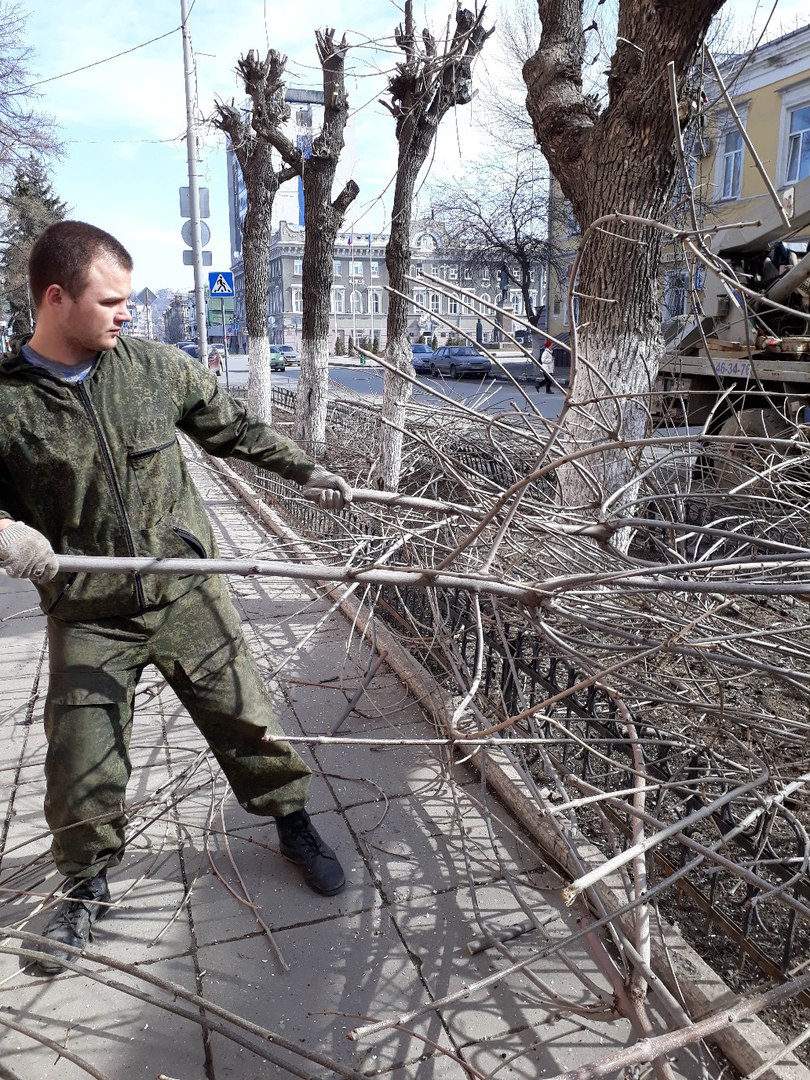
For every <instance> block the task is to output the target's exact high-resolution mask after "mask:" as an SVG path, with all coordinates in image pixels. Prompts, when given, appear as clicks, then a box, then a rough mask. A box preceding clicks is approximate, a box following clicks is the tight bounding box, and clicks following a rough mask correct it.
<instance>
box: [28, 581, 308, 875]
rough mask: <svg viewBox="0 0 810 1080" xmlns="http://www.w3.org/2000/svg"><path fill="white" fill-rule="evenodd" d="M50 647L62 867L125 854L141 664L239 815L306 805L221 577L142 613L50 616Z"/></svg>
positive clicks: (51, 763)
mask: <svg viewBox="0 0 810 1080" xmlns="http://www.w3.org/2000/svg"><path fill="white" fill-rule="evenodd" d="M48 642H49V654H50V682H49V685H48V695H47V700H46V703H45V734H46V737H47V740H48V751H47V756H46V760H45V779H46V795H45V817H46V819H47V822H48V826H49V828H50V829H51V832H52V833H53V844H52V852H53V857H54V861H55V862H56V865H57V867H58V869H59V870H60V872H61V873H63V874H65V875H66V876H74V877H91V876H93V875H94V874H97V873H98V872H99V871H100V870H102V869H104V868H105V867H107V866H113V865H115V864H116V863H118V862H120V861H121V858H122V856H123V852H124V829H125V826H126V814H125V810H124V807H125V802H126V787H127V781H128V780H129V777H130V773H131V771H132V763H131V761H130V756H129V746H130V735H131V733H132V717H133V699H134V696H135V689H136V686H137V683H138V680H139V678H140V676H141V674H142V673H143V670H144V668H145V667H146V666H147V664H154V665H155V666H156V667H157V668H158V670H159V671H160V672H161V674H162V675H163V676H164V677H165V679H166V681H167V682H168V683H169V685H170V686H171V687H172V689H173V690H174V692H175V693H176V694H177V697H178V698H179V699H180V701H181V703H182V704H183V706H184V707H185V708H186V709H187V710H188V713H189V715H190V716H191V718H192V720H193V721H194V723H195V724H196V726H197V728H198V729H199V731H200V732H201V733H202V735H203V736H204V738H205V740H206V742H207V743H208V745H209V746H210V748H211V750H212V751H213V754H214V756H215V758H216V760H217V761H218V763H219V765H220V767H221V768H222V771H223V772H224V774H225V776H226V777H227V779H228V782H229V783H230V785H231V788H232V789H233V792H234V794H235V795H236V798H237V799H238V801H239V803H240V804H241V805H242V806H243V807H244V808H245V809H246V810H248V811H251V812H252V813H255V814H260V815H264V816H276V817H278V816H282V815H284V814H288V813H292V812H293V811H294V810H300V809H301V808H302V807H303V806H304V804H305V802H306V799H307V794H308V791H309V781H310V775H311V774H310V770H309V768H308V767H307V765H306V763H305V762H304V761H303V760H302V759H301V758H300V757H299V756H298V754H296V753H295V751H294V750H293V749H292V747H291V746H290V744H289V743H287V742H286V741H284V739H283V733H282V732H281V729H280V728H279V727H278V724H277V723H276V721H275V718H274V716H273V710H272V705H271V702H270V697H269V694H268V691H267V688H266V686H265V684H264V681H263V679H262V676H261V674H260V672H259V671H258V669H257V667H256V664H255V661H254V660H253V657H252V656H251V654H250V651H249V649H248V647H247V644H246V642H245V640H244V637H243V636H242V629H241V625H240V620H239V616H238V614H237V612H236V610H235V608H234V606H233V604H232V603H231V601H230V599H229V597H228V595H227V593H226V590H225V587H224V584H223V583H222V581H221V579H220V578H208V579H206V580H205V581H204V582H203V584H201V585H200V586H198V587H197V588H195V589H192V591H191V592H189V593H187V594H186V595H185V596H182V597H180V599H178V600H175V601H174V602H172V603H171V604H168V605H166V606H165V607H162V608H160V609H156V610H153V611H147V612H144V613H143V614H140V615H132V616H127V617H124V618H116V619H99V620H97V621H95V622H71V623H68V622H62V621H60V620H59V619H54V618H49V619H48ZM267 736H270V738H269V739H268V738H267ZM278 736H282V737H281V738H278Z"/></svg>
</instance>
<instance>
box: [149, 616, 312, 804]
mask: <svg viewBox="0 0 810 1080" xmlns="http://www.w3.org/2000/svg"><path fill="white" fill-rule="evenodd" d="M164 674H165V675H166V677H167V679H168V681H169V683H170V685H171V687H172V689H173V690H174V692H175V693H176V694H177V696H178V698H179V699H180V701H181V702H182V703H183V705H184V706H185V708H186V709H187V710H188V712H189V715H190V716H191V719H192V720H193V721H194V723H195V724H196V725H197V727H198V728H199V730H200V732H201V733H202V735H203V736H204V738H205V740H206V742H207V743H208V745H209V746H210V747H211V749H212V751H213V752H214V756H215V757H216V759H217V761H218V762H219V765H220V767H221V769H222V771H223V772H224V773H225V776H226V777H227V779H228V782H229V784H230V785H231V787H232V788H233V792H234V794H235V795H236V798H237V799H238V801H239V803H240V804H241V805H242V806H243V807H244V808H245V809H246V810H249V811H250V812H251V813H254V814H262V815H272V816H274V817H279V816H281V815H283V814H288V813H292V811H293V810H299V809H300V808H301V807H302V806H303V805H304V803H305V802H306V800H307V795H308V793H309V781H310V775H311V773H310V770H309V767H308V766H307V764H306V762H305V761H304V760H303V759H302V758H301V757H300V756H299V755H298V754H297V753H296V752H295V751H294V750H293V748H292V747H291V746H290V744H289V743H288V742H287V741H286V740H285V739H284V738H283V734H284V733H283V732H282V731H281V728H280V727H279V726H278V724H277V723H276V720H275V717H274V715H273V706H272V702H271V700H270V694H269V693H268V691H267V687H266V686H265V684H264V681H263V680H262V676H261V673H260V672H259V670H258V668H257V667H256V663H255V661H254V659H253V657H252V655H251V653H250V651H249V649H248V647H247V645H246V643H245V641H244V638H243V637H242V635H241V632H239V633H237V634H235V635H234V636H231V637H228V638H226V639H225V641H224V642H221V643H220V644H219V646H218V647H217V648H216V649H215V650H214V651H212V652H210V653H209V654H207V655H205V656H203V657H197V658H196V659H194V660H189V659H188V658H187V657H183V658H181V659H179V660H177V661H175V664H174V670H173V672H172V673H171V674H169V672H167V671H164Z"/></svg>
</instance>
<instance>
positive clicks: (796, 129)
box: [785, 105, 810, 184]
mask: <svg viewBox="0 0 810 1080" xmlns="http://www.w3.org/2000/svg"><path fill="white" fill-rule="evenodd" d="M806 176H810V105H805V106H804V107H803V108H801V109H794V110H793V111H792V112H791V113H790V126H789V128H788V163H787V174H786V176H785V180H786V182H787V183H788V184H793V183H796V181H798V180H804V178H805V177H806Z"/></svg>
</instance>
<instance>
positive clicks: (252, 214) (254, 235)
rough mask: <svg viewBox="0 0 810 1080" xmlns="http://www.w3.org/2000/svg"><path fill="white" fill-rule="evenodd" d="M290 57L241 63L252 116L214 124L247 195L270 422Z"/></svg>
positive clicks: (249, 301) (255, 376)
mask: <svg viewBox="0 0 810 1080" xmlns="http://www.w3.org/2000/svg"><path fill="white" fill-rule="evenodd" d="M286 62H287V60H286V57H284V56H281V55H280V54H279V53H277V52H275V51H274V50H273V49H271V50H270V51H269V52H268V53H267V56H266V57H265V59H264V61H259V59H258V58H257V56H256V54H255V53H254V52H253V50H252V49H251V50H250V51H249V52H248V53H247V54H246V55H245V56H241V57H240V58H239V61H238V62H237V65H236V67H237V72H238V73H239V75H240V76H241V78H242V80H243V82H244V84H245V91H246V92H247V94H248V96H249V97H250V101H251V111H250V114H249V115H248V114H245V113H243V112H242V111H241V110H239V109H237V108H236V107H235V106H234V104H233V102H231V103H230V104H224V103H222V102H220V103H218V104H217V107H216V112H215V114H214V116H213V117H212V119H211V123H212V124H213V125H214V126H215V127H217V128H219V130H220V131H224V132H225V134H226V135H227V136H228V138H229V139H230V143H231V148H232V149H233V152H234V155H235V156H236V160H237V161H238V162H239V167H240V169H241V170H242V178H243V180H244V182H245V189H246V191H247V210H246V213H245V220H244V222H243V224H242V263H243V266H244V272H245V322H246V324H247V332H248V405H249V407H250V408H251V409H252V410H253V411H254V412H255V413H257V414H258V415H259V416H260V417H261V418H262V419H263V420H266V421H268V422H269V421H270V419H271V418H272V413H273V404H272V397H271V385H270V339H269V336H268V330H267V315H268V296H267V293H268V282H269V274H270V232H271V227H272V217H273V202H274V200H275V197H276V192H277V191H278V189H279V187H280V185H281V184H283V183H284V182H286V181H287V180H291V179H292V178H293V176H295V170H294V169H291V168H290V167H289V166H285V167H284V168H282V169H279V170H278V171H276V169H275V167H274V165H273V158H272V154H273V144H272V142H271V141H270V139H269V138H268V136H267V130H268V128H272V127H278V126H279V125H280V124H282V123H283V122H284V121H285V120H286V119H287V118H288V116H289V106H288V105H287V104H286V102H285V101H284V83H283V82H282V78H283V75H284V68H285V65H286Z"/></svg>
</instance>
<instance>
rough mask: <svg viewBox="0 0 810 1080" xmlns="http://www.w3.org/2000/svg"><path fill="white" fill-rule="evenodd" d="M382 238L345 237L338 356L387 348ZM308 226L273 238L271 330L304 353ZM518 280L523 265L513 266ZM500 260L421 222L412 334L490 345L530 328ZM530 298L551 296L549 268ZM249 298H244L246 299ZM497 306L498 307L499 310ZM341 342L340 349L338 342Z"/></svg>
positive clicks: (339, 247)
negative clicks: (352, 348) (460, 245)
mask: <svg viewBox="0 0 810 1080" xmlns="http://www.w3.org/2000/svg"><path fill="white" fill-rule="evenodd" d="M387 240H388V237H387V235H385V234H379V233H367V232H365V233H361V232H355V231H346V232H341V233H339V234H338V236H337V239H336V242H335V246H334V251H333V256H332V270H333V283H332V291H331V297H330V333H329V349H330V352H332V353H334V352H335V351H340V349H341V348H342V349H343V350H344V351H348V348H349V345H350V343H354V344H360V345H361V346H363V347H366V348H371V347H373V346H375V344H376V348H378V349H379V350H382V349H384V348H385V344H386V320H387V315H388V290H387V286H388V271H387V268H386V265H385V245H386V243H387ZM303 260H304V229H303V226H301V225H298V224H291V223H289V222H287V221H281V222H279V224H278V227H277V228H276V229H275V231H274V232H273V234H272V237H271V241H270V272H269V282H268V327H269V334H270V340H271V341H273V342H275V343H278V344H285V345H293V346H294V347H295V348H297V349H299V350H300V346H301V323H302V316H303V312H304V305H305V304H306V302H307V298H306V294H305V289H304V282H303V265H304V262H303ZM508 269H509V270H510V271H511V272H512V274H513V275H514V276H517V273H518V271H517V268H516V267H508ZM502 271H503V266H502V263H501V262H500V261H498V260H497V259H487V258H486V257H482V255H481V253H480V252H473V251H459V250H458V249H456V248H454V247H453V246H452V245H451V244H450V243H449V241H448V238H447V236H446V234H445V232H444V230H443V229H442V228H441V226H440V225H439V224H438V223H437V222H435V221H434V220H433V219H428V220H426V221H425V220H423V221H418V222H416V223H414V225H413V228H412V230H411V277H412V279H413V280H412V281H411V283H410V287H409V293H410V296H411V299H412V302H411V304H409V307H408V323H407V325H408V336H409V338H410V340H411V341H414V342H415V341H419V340H420V339H423V340H427V341H429V342H430V341H432V340H433V339H434V338H435V340H436V343H437V344H439V345H441V344H446V343H447V342H448V341H453V340H456V339H461V340H473V341H475V340H478V341H481V342H482V343H484V344H490V343H492V342H493V341H497V340H498V339H499V337H502V336H503V335H502V334H500V333H499V332H498V329H496V326H495V325H493V324H494V323H497V327H498V328H501V329H503V330H505V331H507V332H508V333H514V332H515V331H517V330H519V329H522V324H521V323H519V322H518V321H517V320H516V319H514V318H513V316H517V317H523V316H524V314H525V311H524V304H523V297H522V294H521V292H520V289H518V288H517V287H516V286H515V285H514V282H513V281H507V280H506V279H505V278H504V277H503V274H502ZM531 274H532V276H533V277H534V279H535V280H533V281H532V282H531V283H530V299H531V301H532V303H535V302H536V298H537V296H540V297H542V296H543V290H544V287H545V286H544V282H545V267H544V266H542V265H539V264H538V266H537V267H536V268H535V269H534V270H532V271H531ZM234 287H235V290H236V298H235V311H236V312H237V321H238V318H239V316H238V313H239V312H240V311H242V312H243V311H244V277H243V276H238V275H235V276H234ZM240 293H241V295H240ZM493 305H494V306H495V308H496V310H493ZM338 342H340V345H338Z"/></svg>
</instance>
